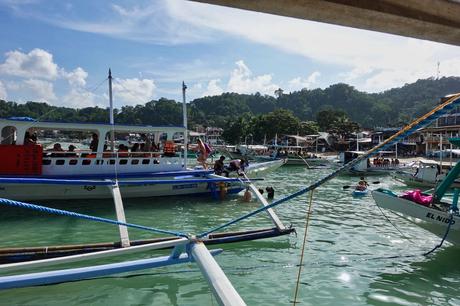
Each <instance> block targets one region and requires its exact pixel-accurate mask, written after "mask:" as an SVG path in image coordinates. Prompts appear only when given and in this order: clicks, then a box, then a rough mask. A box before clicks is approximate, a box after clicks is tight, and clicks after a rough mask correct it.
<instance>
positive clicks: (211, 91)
mask: <svg viewBox="0 0 460 306" xmlns="http://www.w3.org/2000/svg"><path fill="white" fill-rule="evenodd" d="M220 82H221V80H220V79H215V80H211V81H209V83H208V86H207V87H206V91H205V92H204V93H203V96H217V95H220V94H221V93H223V92H224V90H223V89H222V87H220V86H219V83H220Z"/></svg>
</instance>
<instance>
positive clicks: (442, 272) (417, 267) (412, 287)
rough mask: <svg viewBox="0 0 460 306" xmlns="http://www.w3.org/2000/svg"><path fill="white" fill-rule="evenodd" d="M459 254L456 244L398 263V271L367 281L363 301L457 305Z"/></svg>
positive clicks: (373, 303) (375, 303) (373, 302)
mask: <svg viewBox="0 0 460 306" xmlns="http://www.w3.org/2000/svg"><path fill="white" fill-rule="evenodd" d="M459 256H460V247H456V246H453V245H452V246H450V247H447V248H443V249H441V250H439V251H437V252H436V253H435V254H433V255H431V256H427V257H425V258H424V259H422V261H419V262H414V263H410V264H409V265H408V266H405V267H402V269H401V270H402V271H403V272H402V273H392V272H386V273H382V274H380V275H378V276H377V280H376V281H374V282H373V283H371V284H370V285H369V288H370V289H369V292H365V293H364V297H365V298H366V301H367V304H369V305H389V304H392V305H458V304H459V303H460V298H459V295H458V279H459V278H460V266H459V265H458V257H459ZM390 265H391V266H392V267H394V266H395V265H396V263H394V262H393V261H392V262H391V263H390ZM393 270H394V268H393Z"/></svg>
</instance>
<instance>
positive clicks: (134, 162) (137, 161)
mask: <svg viewBox="0 0 460 306" xmlns="http://www.w3.org/2000/svg"><path fill="white" fill-rule="evenodd" d="M137 164H139V160H138V159H133V160H132V161H131V165H137Z"/></svg>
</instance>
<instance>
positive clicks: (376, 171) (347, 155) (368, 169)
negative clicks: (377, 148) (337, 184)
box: [339, 151, 410, 175]
mask: <svg viewBox="0 0 460 306" xmlns="http://www.w3.org/2000/svg"><path fill="white" fill-rule="evenodd" d="M365 154H366V152H364V151H345V152H340V154H339V162H340V163H342V164H347V163H348V162H350V161H352V160H354V159H356V158H358V157H360V156H363V155H365ZM409 167H410V165H406V164H399V163H398V164H395V163H388V164H382V165H376V164H374V163H371V160H370V159H369V158H366V159H363V160H361V161H360V162H359V163H357V164H356V165H354V166H353V167H351V168H350V169H348V173H349V174H356V175H363V174H366V175H382V174H390V173H392V172H394V171H397V170H402V169H408V168H409Z"/></svg>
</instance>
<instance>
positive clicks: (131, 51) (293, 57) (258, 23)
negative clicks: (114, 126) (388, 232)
mask: <svg viewBox="0 0 460 306" xmlns="http://www.w3.org/2000/svg"><path fill="white" fill-rule="evenodd" d="M0 26H1V28H2V31H0V41H1V43H0V98H3V99H7V100H11V101H17V102H25V101H29V100H33V101H46V102H48V103H50V104H53V105H62V106H70V107H86V106H94V105H99V106H106V105H107V104H108V102H107V84H106V83H105V82H103V81H104V80H105V79H106V77H107V70H108V68H109V67H111V68H112V71H113V75H114V77H115V81H114V98H115V105H116V106H117V107H120V106H122V105H136V104H143V103H145V102H147V101H149V100H151V99H158V98H160V97H166V98H169V99H176V100H181V92H180V91H181V82H182V81H183V80H184V81H185V82H186V84H187V85H188V88H189V90H188V99H189V100H191V99H194V98H197V97H202V96H206V95H216V94H220V93H222V92H227V91H230V92H239V93H255V92H257V91H258V92H261V93H262V94H269V95H273V93H274V90H275V89H277V88H282V89H284V90H285V91H287V92H289V91H294V90H300V89H302V88H309V89H312V88H317V87H320V88H325V87H327V86H329V85H331V84H335V83H338V82H345V83H348V84H350V85H353V86H355V87H356V88H357V89H359V90H363V91H367V92H380V91H384V90H387V89H390V88H393V87H399V86H402V85H404V84H405V83H410V82H414V81H416V80H417V79H419V78H428V77H435V76H436V75H437V74H438V62H439V75H440V76H458V75H459V71H460V52H459V51H460V50H459V48H458V47H455V46H449V45H445V44H439V43H433V42H428V41H422V40H417V39H413V38H405V37H399V36H394V35H389V34H382V33H375V32H370V31H363V30H357V29H351V28H346V27H339V26H334V25H328V24H322V23H317V22H310V21H305V20H298V19H293V18H286V17H279V16H273V15H268V14H261V13H255V12H248V11H242V10H237V9H230V8H225V7H218V6H212V5H207V4H202V3H195V2H188V1H180V0H170V1H142V0H136V1H86V0H80V1H65V0H61V1H53V0H47V1H45V0H43V1H42V0H0Z"/></svg>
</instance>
